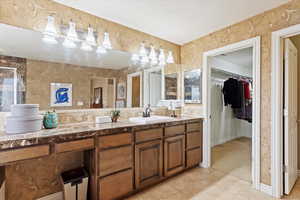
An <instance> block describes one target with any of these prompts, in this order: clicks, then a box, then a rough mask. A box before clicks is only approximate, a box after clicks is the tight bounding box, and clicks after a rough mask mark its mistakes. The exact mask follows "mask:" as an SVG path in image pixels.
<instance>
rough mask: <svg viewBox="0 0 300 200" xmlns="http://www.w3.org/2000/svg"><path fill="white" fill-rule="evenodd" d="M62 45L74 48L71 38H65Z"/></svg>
mask: <svg viewBox="0 0 300 200" xmlns="http://www.w3.org/2000/svg"><path fill="white" fill-rule="evenodd" d="M63 46H64V47H66V48H70V49H74V48H75V47H76V44H75V42H74V41H73V40H70V39H68V38H66V39H65V40H64V42H63Z"/></svg>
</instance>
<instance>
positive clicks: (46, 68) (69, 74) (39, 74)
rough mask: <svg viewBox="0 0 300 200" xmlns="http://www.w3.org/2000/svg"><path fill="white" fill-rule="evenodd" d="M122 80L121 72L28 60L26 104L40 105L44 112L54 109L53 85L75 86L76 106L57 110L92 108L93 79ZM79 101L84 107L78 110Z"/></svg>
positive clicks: (73, 90) (73, 91) (74, 97)
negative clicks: (51, 85) (118, 78)
mask: <svg viewBox="0 0 300 200" xmlns="http://www.w3.org/2000/svg"><path fill="white" fill-rule="evenodd" d="M119 76H120V74H119V70H112V69H101V68H93V67H81V66H75V65H69V64H62V63H52V62H44V61H37V60H27V76H26V79H27V81H26V88H27V91H26V103H36V104H40V109H41V110H46V109H53V107H50V83H72V96H73V102H72V106H70V107H55V109H83V108H90V97H91V81H92V79H101V78H102V79H103V78H115V77H119ZM78 101H82V102H83V103H84V105H83V106H77V102H78Z"/></svg>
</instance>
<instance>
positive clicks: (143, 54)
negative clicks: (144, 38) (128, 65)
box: [139, 42, 147, 57]
mask: <svg viewBox="0 0 300 200" xmlns="http://www.w3.org/2000/svg"><path fill="white" fill-rule="evenodd" d="M139 56H140V57H147V51H146V48H145V43H144V42H142V43H141V47H140V51H139Z"/></svg>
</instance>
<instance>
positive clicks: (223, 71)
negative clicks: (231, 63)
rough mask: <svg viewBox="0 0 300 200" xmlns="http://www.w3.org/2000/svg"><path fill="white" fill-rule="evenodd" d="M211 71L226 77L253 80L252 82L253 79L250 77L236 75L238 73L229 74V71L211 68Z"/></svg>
mask: <svg viewBox="0 0 300 200" xmlns="http://www.w3.org/2000/svg"><path fill="white" fill-rule="evenodd" d="M211 69H212V70H214V71H216V72H221V73H224V74H226V75H230V76H234V77H241V78H246V79H251V80H252V77H249V76H244V75H240V74H236V73H232V72H228V71H225V70H221V69H216V68H211Z"/></svg>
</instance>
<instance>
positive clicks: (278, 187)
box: [271, 24, 300, 198]
mask: <svg viewBox="0 0 300 200" xmlns="http://www.w3.org/2000/svg"><path fill="white" fill-rule="evenodd" d="M299 34H300V24H297V25H293V26H290V27H288V28H284V29H280V30H278V31H274V32H272V90H271V92H272V95H271V98H272V100H271V103H272V111H271V112H272V113H271V115H272V127H271V133H272V134H271V183H272V195H273V196H274V197H277V198H279V197H281V196H282V195H283V181H284V179H283V165H284V163H283V119H282V116H283V81H284V78H283V73H284V70H283V39H285V38H288V37H292V36H295V35H299Z"/></svg>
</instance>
